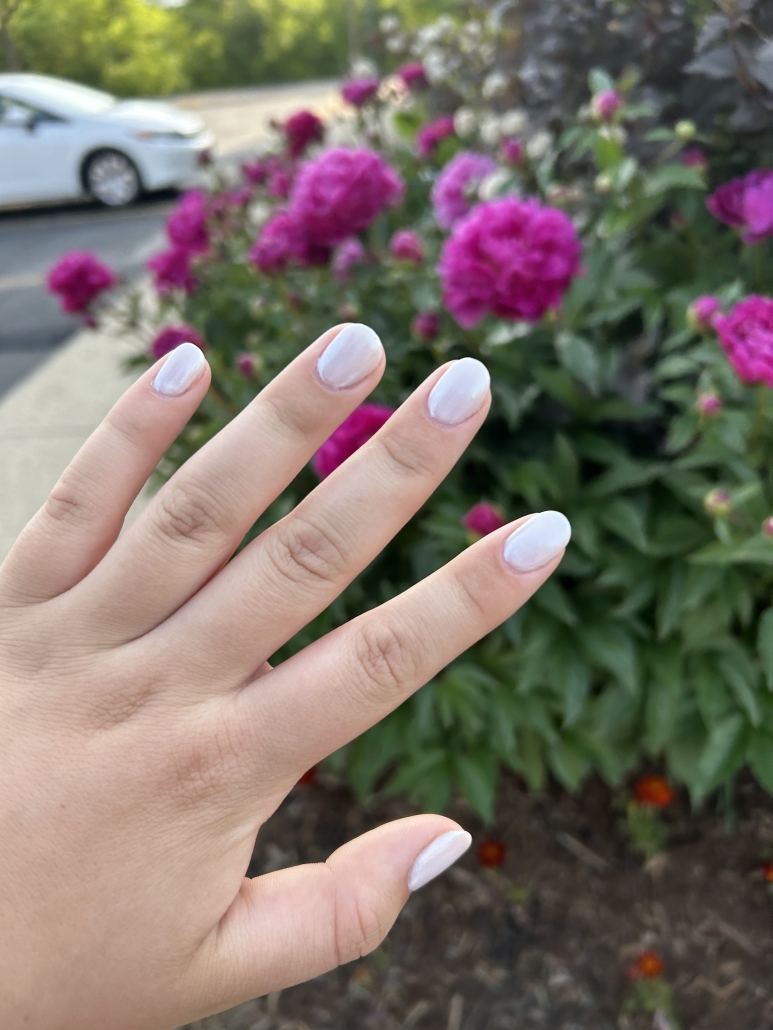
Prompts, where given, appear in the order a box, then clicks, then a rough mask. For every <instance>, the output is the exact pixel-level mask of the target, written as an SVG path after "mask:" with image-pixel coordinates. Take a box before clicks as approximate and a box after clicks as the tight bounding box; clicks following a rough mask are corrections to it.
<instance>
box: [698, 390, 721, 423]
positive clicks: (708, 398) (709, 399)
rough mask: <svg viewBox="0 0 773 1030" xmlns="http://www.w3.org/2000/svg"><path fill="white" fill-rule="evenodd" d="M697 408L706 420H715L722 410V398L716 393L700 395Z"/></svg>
mask: <svg viewBox="0 0 773 1030" xmlns="http://www.w3.org/2000/svg"><path fill="white" fill-rule="evenodd" d="M695 407H696V409H697V410H698V412H699V414H701V415H703V417H704V418H713V417H714V416H715V415H718V414H719V412H720V411H721V410H722V407H723V404H722V398H721V397H719V396H717V394H715V393H699V394H698V397H697V400H696V401H695Z"/></svg>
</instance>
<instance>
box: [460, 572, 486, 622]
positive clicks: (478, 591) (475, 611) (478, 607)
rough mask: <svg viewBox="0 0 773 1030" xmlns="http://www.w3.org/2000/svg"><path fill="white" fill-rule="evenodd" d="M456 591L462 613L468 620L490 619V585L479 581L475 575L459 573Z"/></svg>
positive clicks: (480, 620) (484, 620)
mask: <svg viewBox="0 0 773 1030" xmlns="http://www.w3.org/2000/svg"><path fill="white" fill-rule="evenodd" d="M454 592H455V594H456V596H457V598H458V601H459V606H460V608H461V610H462V614H463V615H464V617H465V618H466V620H467V621H469V620H474V622H476V623H477V622H483V623H484V624H487V623H488V622H489V621H490V614H489V611H490V597H491V588H490V585H488V587H487V585H486V584H484V583H481V582H478V581H477V580H476V578H475V577H474V576H471V575H465V574H462V573H460V574H458V575H457V576H456V577H455V579H454Z"/></svg>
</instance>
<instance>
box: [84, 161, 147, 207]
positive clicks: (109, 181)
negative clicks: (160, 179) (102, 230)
mask: <svg viewBox="0 0 773 1030" xmlns="http://www.w3.org/2000/svg"><path fill="white" fill-rule="evenodd" d="M83 184H84V186H85V187H86V189H87V191H88V192H89V194H90V195H91V196H92V197H93V198H94V199H95V200H97V201H99V203H100V204H103V205H104V206H105V207H126V206H127V205H128V204H133V203H134V201H135V200H136V199H137V197H139V195H140V194H141V193H142V180H141V179H140V173H139V172H138V170H137V166H136V165H135V164H134V162H133V161H132V160H131V158H129V157H127V156H126V154H122V153H121V151H120V150H99V151H97V153H96V154H92V155H91V157H90V158H89V159H88V161H87V162H86V165H85V166H84V169H83Z"/></svg>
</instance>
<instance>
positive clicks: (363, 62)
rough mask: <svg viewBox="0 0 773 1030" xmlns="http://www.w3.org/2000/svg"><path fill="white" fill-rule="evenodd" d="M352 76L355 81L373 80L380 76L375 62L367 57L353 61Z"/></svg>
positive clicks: (356, 58)
mask: <svg viewBox="0 0 773 1030" xmlns="http://www.w3.org/2000/svg"><path fill="white" fill-rule="evenodd" d="M351 75H352V78H353V79H372V78H376V77H377V76H378V68H377V67H376V64H375V62H373V61H371V60H369V58H367V57H355V58H354V60H353V61H352V67H351Z"/></svg>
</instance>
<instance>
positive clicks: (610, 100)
mask: <svg viewBox="0 0 773 1030" xmlns="http://www.w3.org/2000/svg"><path fill="white" fill-rule="evenodd" d="M622 106H623V98H622V97H621V96H620V94H619V93H616V92H615V91H614V90H613V89H607V90H604V92H603V93H597V94H596V95H595V97H594V98H593V99H592V100H591V105H590V107H591V111H592V113H593V114H594V116H595V117H596V118H598V119H599V121H602V122H607V123H609V122H613V121H614V120H615V115H616V114H617V112H618V111H619V110H620V108H621V107H622Z"/></svg>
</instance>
